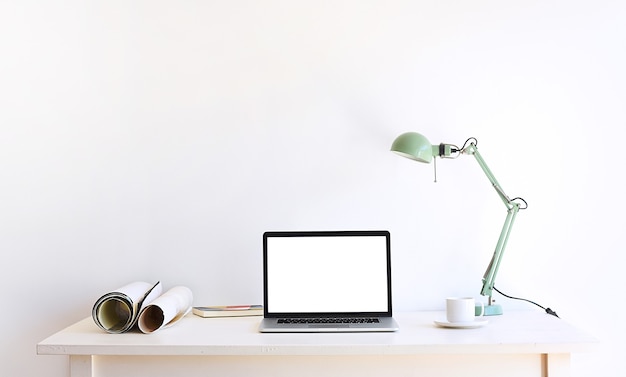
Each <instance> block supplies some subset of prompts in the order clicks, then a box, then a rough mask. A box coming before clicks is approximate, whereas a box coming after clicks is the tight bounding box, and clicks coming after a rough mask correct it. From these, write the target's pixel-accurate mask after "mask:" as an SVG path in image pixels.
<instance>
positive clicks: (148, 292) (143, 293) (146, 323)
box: [91, 281, 193, 334]
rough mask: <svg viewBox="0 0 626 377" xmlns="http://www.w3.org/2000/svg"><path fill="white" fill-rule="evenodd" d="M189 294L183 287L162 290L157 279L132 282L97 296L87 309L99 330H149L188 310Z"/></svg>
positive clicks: (181, 315)
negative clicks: (155, 280) (153, 282)
mask: <svg viewBox="0 0 626 377" xmlns="http://www.w3.org/2000/svg"><path fill="white" fill-rule="evenodd" d="M192 300H193V294H192V293H191V290H190V289H189V288H187V287H184V286H176V287H174V288H171V289H170V290H168V291H167V292H165V293H163V286H162V285H161V282H157V283H156V284H151V283H146V282H142V281H136V282H133V283H130V284H127V285H125V286H123V287H121V288H118V289H116V290H114V291H111V292H108V293H106V294H104V295H103V296H102V297H100V298H99V299H98V300H97V301H96V303H95V304H94V306H93V309H92V310H91V316H92V317H93V320H94V322H95V323H96V325H98V327H100V328H101V329H102V330H104V331H106V332H108V333H112V334H120V333H124V332H127V331H130V330H131V329H133V328H138V329H139V330H141V332H143V333H152V332H155V331H157V330H160V329H162V328H165V327H169V326H171V325H173V324H175V323H176V322H178V321H179V320H180V319H181V318H183V317H184V316H185V315H186V314H187V313H189V311H190V310H191V303H192Z"/></svg>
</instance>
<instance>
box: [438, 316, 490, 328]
mask: <svg viewBox="0 0 626 377" xmlns="http://www.w3.org/2000/svg"><path fill="white" fill-rule="evenodd" d="M488 323H489V321H487V320H485V319H478V318H477V319H475V320H473V321H471V322H448V321H435V324H436V325H437V326H439V327H447V328H451V329H475V328H477V327H483V326H485V325H486V324H488Z"/></svg>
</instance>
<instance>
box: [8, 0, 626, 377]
mask: <svg viewBox="0 0 626 377" xmlns="http://www.w3.org/2000/svg"><path fill="white" fill-rule="evenodd" d="M625 19H626V2H624V1H622V0H614V1H612V0H593V1H591V0H582V1H577V0H568V1H565V0H562V1H561V0H542V1H535V0H530V1H495V0H494V1H488V0H477V1H463V0H432V1H402V0H385V1H378V0H371V1H356V0H354V1H350V0H333V1H316V2H298V1H277V0H267V1H237V0H235V1H199V0H195V1H194V0H186V1H163V0H145V1H133V0H124V1H119V0H118V1H90V0H62V1H44V0H4V1H1V2H0V54H1V55H0V253H1V256H0V258H1V260H0V266H1V268H2V272H1V273H0V283H1V287H2V288H3V292H4V297H3V299H2V302H3V304H2V306H1V310H0V324H2V326H3V328H2V336H1V337H0V339H1V340H0V347H1V348H0V375H2V376H24V375H29V376H43V375H46V376H52V377H60V376H66V375H67V361H66V360H65V359H64V358H63V357H53V356H36V354H35V345H36V344H37V342H39V341H41V340H42V339H44V338H45V337H47V336H48V335H50V334H52V333H54V332H56V331H57V330H60V329H61V328H63V327H65V326H67V325H70V324H71V323H73V322H75V321H77V320H80V319H82V318H85V317H87V316H89V315H90V310H91V306H92V305H93V303H94V302H95V300H96V299H97V298H98V297H99V296H100V295H101V294H103V293H105V292H107V291H109V290H111V289H114V288H116V287H119V286H122V285H124V284H126V283H128V282H131V281H135V280H145V281H156V280H161V281H162V282H163V284H164V289H168V288H170V287H172V286H174V285H187V286H188V287H190V288H191V289H192V291H193V292H194V295H195V303H196V304H197V305H226V304H247V303H250V304H254V303H260V302H261V300H262V284H261V282H262V274H261V270H262V263H261V260H262V259H261V254H262V250H261V245H262V243H261V235H262V233H263V231H266V230H284V229H298V230H301V229H305V230H336V229H337V230H346V229H388V230H390V231H391V234H392V243H393V268H392V269H393V273H394V275H393V277H394V282H393V287H394V302H395V304H396V305H395V309H396V310H426V309H443V307H444V298H445V297H446V296H468V295H469V296H472V295H473V296H474V297H477V296H478V291H479V289H480V278H481V276H482V274H483V272H484V269H485V267H486V265H487V263H488V261H489V258H490V257H491V253H492V250H493V247H494V246H495V242H496V239H497V236H498V233H499V231H500V227H501V225H502V222H503V221H504V217H505V209H504V206H503V205H502V203H501V202H500V201H499V199H498V198H497V195H496V194H495V192H493V189H492V188H490V187H489V184H488V182H487V179H486V178H485V177H484V176H483V174H482V172H481V171H480V168H479V167H478V165H477V163H476V162H475V161H473V159H472V158H471V157H465V158H460V159H458V160H454V161H442V162H441V163H440V164H438V175H439V183H436V184H435V183H433V182H432V166H428V165H423V164H418V163H416V162H413V161H410V160H408V159H404V158H400V157H398V156H396V155H394V154H392V153H390V152H389V147H390V145H391V143H392V141H393V140H394V138H395V137H396V136H397V135H399V134H400V133H402V132H406V131H417V132H421V133H423V134H424V135H426V136H427V137H428V138H429V139H430V141H431V142H432V143H439V142H442V141H443V142H448V143H455V144H459V145H460V144H462V143H463V142H464V141H465V139H466V138H468V137H470V136H474V137H476V138H478V141H479V143H478V147H479V149H480V151H481V153H482V154H483V156H484V158H485V159H486V161H487V163H488V164H489V165H490V167H491V169H492V170H493V172H494V174H495V175H496V177H497V178H498V180H499V181H500V183H501V184H502V186H503V188H504V190H505V191H506V192H507V194H509V195H510V196H512V197H514V196H522V197H524V198H525V199H526V200H527V201H528V203H529V208H528V210H526V211H523V212H521V213H520V214H519V216H518V219H517V221H516V224H515V226H514V229H513V233H512V235H511V239H510V241H509V246H508V248H507V250H506V253H505V256H504V261H503V263H502V266H501V269H500V273H499V275H498V279H497V286H498V287H499V288H500V289H501V290H503V291H505V292H507V293H509V294H513V295H518V296H522V297H527V298H529V299H533V300H536V301H537V302H539V303H541V304H543V305H546V306H550V307H551V308H553V309H554V310H556V311H557V312H558V313H559V314H560V316H561V317H562V318H563V319H564V320H567V321H569V322H571V323H573V324H575V325H576V326H578V327H580V328H582V329H584V330H586V331H588V332H590V333H591V334H593V335H595V336H597V337H598V338H599V339H600V340H601V341H602V343H601V346H600V348H599V350H598V351H597V352H595V353H591V354H577V355H575V356H574V359H573V364H574V374H575V375H576V376H588V375H598V373H597V372H594V368H595V367H596V366H600V365H602V366H603V371H602V375H604V376H623V375H624V374H625V371H626V368H625V367H624V366H622V363H623V361H622V359H623V357H622V356H623V355H622V351H621V350H622V348H623V347H622V346H623V338H624V335H626V329H625V325H624V321H622V318H621V316H620V315H618V314H617V310H618V309H620V308H621V306H623V304H621V303H620V302H621V301H623V299H622V298H621V296H622V292H621V289H622V288H623V286H624V283H623V271H624V263H623V262H621V261H620V259H621V258H622V254H623V243H624V240H623V238H624V237H623V235H624V219H623V215H622V205H621V199H622V196H623V194H624V192H626V179H624V159H625V158H624V152H623V143H624V142H625V141H626V131H625V130H626V127H625V126H626V106H625V105H624V104H625V103H626V70H625V69H624V67H626V48H625V46H626V22H624V20H625ZM496 297H497V298H498V299H499V297H498V296H496ZM499 301H500V303H502V304H503V305H504V306H505V311H506V310H515V309H528V310H535V309H534V308H533V307H530V306H529V304H525V303H518V302H512V301H510V300H508V299H499Z"/></svg>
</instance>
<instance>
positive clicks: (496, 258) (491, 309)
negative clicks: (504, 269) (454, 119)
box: [391, 132, 528, 315]
mask: <svg viewBox="0 0 626 377" xmlns="http://www.w3.org/2000/svg"><path fill="white" fill-rule="evenodd" d="M477 144H478V141H477V140H476V139H475V138H473V137H472V138H469V139H467V141H465V144H463V147H461V148H459V147H457V146H456V145H453V144H444V143H441V144H439V145H432V144H430V142H429V141H428V139H427V138H426V137H424V136H423V135H421V134H418V133H417V132H407V133H404V134H402V135H400V136H398V137H397V138H396V140H394V142H393V144H392V145H391V151H392V152H395V153H397V154H399V155H400V156H403V157H407V158H410V159H412V160H415V161H419V162H425V163H430V162H431V161H433V157H435V159H434V160H435V182H437V166H436V165H437V163H436V157H439V158H457V157H458V156H460V155H461V154H467V155H473V156H474V158H476V161H477V162H478V164H479V165H480V167H481V168H482V169H483V171H484V172H485V175H487V178H488V179H489V182H491V185H492V186H493V188H494V189H495V190H496V192H497V193H498V196H499V197H500V199H501V200H502V202H503V203H504V205H505V206H506V209H507V215H506V219H505V221H504V226H503V227H502V232H501V233H500V238H499V239H498V243H497V244H496V249H495V251H494V253H493V257H492V258H491V261H490V262H489V266H487V271H485V274H484V275H483V279H482V281H483V286H482V289H481V291H480V294H481V295H482V296H487V297H488V303H487V305H485V311H484V315H500V314H502V307H501V306H500V305H497V304H495V303H494V300H493V299H492V294H493V290H494V284H495V280H496V274H497V273H498V268H499V267H500V262H501V261H502V254H503V253H504V248H505V247H506V244H507V241H508V239H509V234H510V233H511V228H512V227H513V222H514V221H515V217H516V216H517V213H518V212H519V210H520V209H526V208H527V207H528V204H527V203H526V201H525V200H524V199H522V198H513V199H510V198H509V197H508V196H507V195H506V194H505V193H504V191H503V190H502V187H500V184H499V183H498V181H497V180H496V178H495V177H494V176H493V173H492V172H491V170H489V167H488V166H487V164H486V163H485V160H483V158H482V156H481V155H480V153H478V148H477V147H476V145H477ZM522 203H523V206H522ZM476 310H477V314H479V313H480V307H478V308H477V309H476Z"/></svg>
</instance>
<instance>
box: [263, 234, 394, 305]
mask: <svg viewBox="0 0 626 377" xmlns="http://www.w3.org/2000/svg"><path fill="white" fill-rule="evenodd" d="M263 254H264V256H263V262H264V305H265V310H266V315H269V316H271V315H290V314H292V315H305V316H306V315H315V314H348V313H349V314H367V315H372V314H378V315H389V316H390V315H391V278H390V276H391V274H390V273H391V261H390V236H389V232H387V231H342V232H336V231H335V232H266V233H265V234H264V235H263Z"/></svg>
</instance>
